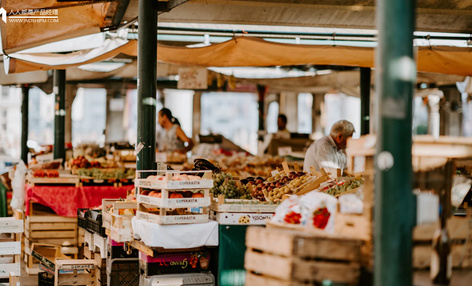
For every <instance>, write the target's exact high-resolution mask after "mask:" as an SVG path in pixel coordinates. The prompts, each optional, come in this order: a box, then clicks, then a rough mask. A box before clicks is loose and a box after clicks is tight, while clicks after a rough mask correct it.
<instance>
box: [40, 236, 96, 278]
mask: <svg viewBox="0 0 472 286" xmlns="http://www.w3.org/2000/svg"><path fill="white" fill-rule="evenodd" d="M60 249H61V247H59V246H55V245H48V244H36V243H34V244H33V245H32V250H31V254H32V256H33V257H34V258H35V259H37V260H38V261H39V262H40V269H41V270H42V271H45V272H46V273H49V275H46V276H45V275H40V276H39V279H41V278H43V279H44V280H47V281H44V282H46V283H44V285H49V284H52V283H54V285H56V286H57V285H96V283H95V280H96V279H95V268H96V262H95V261H94V260H87V259H70V258H69V257H67V256H65V255H64V254H63V253H61V250H60ZM42 274H44V273H42Z"/></svg>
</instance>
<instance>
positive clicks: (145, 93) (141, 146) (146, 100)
mask: <svg viewBox="0 0 472 286" xmlns="http://www.w3.org/2000/svg"><path fill="white" fill-rule="evenodd" d="M156 5H157V1H155V0H140V1H139V8H138V9H139V14H138V22H139V27H138V141H137V142H138V143H137V147H136V148H137V150H138V156H137V162H136V163H137V169H138V170H152V169H155V164H156V163H155V161H156V160H155V158H156V102H157V101H156V88H157V84H156V79H157V75H156V74H157V6H156Z"/></svg>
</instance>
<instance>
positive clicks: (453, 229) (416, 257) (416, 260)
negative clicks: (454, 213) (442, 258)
mask: <svg viewBox="0 0 472 286" xmlns="http://www.w3.org/2000/svg"><path fill="white" fill-rule="evenodd" d="M447 226H448V232H449V238H450V239H451V242H452V249H451V254H452V266H453V267H454V268H472V241H471V239H472V237H469V236H472V227H471V226H472V221H471V219H470V217H452V218H450V219H449V220H448V223H447ZM438 228H439V223H436V224H429V225H421V226H417V227H415V230H414V232H413V240H414V246H413V267H414V268H416V269H425V268H429V267H430V265H431V254H432V249H433V248H432V240H433V236H434V232H435V231H436V230H437V229H438Z"/></svg>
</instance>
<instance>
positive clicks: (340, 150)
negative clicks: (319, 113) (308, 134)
mask: <svg viewBox="0 0 472 286" xmlns="http://www.w3.org/2000/svg"><path fill="white" fill-rule="evenodd" d="M354 132H355V130H354V125H352V123H351V122H349V121H347V120H339V121H337V122H335V123H334V124H333V126H332V127H331V131H330V133H329V135H328V136H325V137H323V138H321V139H319V140H316V141H315V142H313V143H312V144H311V145H310V147H309V148H308V150H307V151H306V154H305V162H304V164H303V171H305V172H308V173H309V172H310V167H314V168H315V169H316V170H317V171H319V170H320V168H339V169H343V170H344V169H346V168H347V157H346V153H345V150H344V149H345V148H346V142H347V139H348V138H350V137H351V136H352V134H353V133H354Z"/></svg>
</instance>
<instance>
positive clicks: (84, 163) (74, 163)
mask: <svg viewBox="0 0 472 286" xmlns="http://www.w3.org/2000/svg"><path fill="white" fill-rule="evenodd" d="M70 166H71V168H73V167H75V168H91V167H92V164H91V163H90V162H89V160H87V159H86V158H85V157H84V156H79V157H77V158H73V159H71V161H70ZM99 166H100V165H99Z"/></svg>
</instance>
